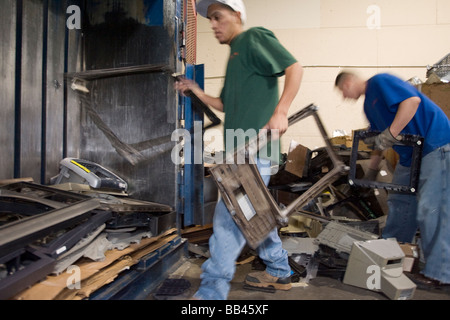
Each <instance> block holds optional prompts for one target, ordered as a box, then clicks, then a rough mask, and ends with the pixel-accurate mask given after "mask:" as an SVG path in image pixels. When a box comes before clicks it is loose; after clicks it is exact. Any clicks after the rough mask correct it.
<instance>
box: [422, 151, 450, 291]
mask: <svg viewBox="0 0 450 320" xmlns="http://www.w3.org/2000/svg"><path fill="white" fill-rule="evenodd" d="M417 196H418V213H417V222H418V224H419V229H420V236H421V242H422V250H423V254H424V257H425V268H424V270H422V273H423V274H424V275H425V276H427V277H429V278H432V279H435V280H439V281H440V282H442V283H450V224H449V218H450V144H448V145H446V146H444V147H442V148H438V149H436V150H434V151H433V152H432V153H430V154H428V155H426V156H425V157H424V158H423V159H422V167H421V172H420V185H419V192H418V194H417Z"/></svg>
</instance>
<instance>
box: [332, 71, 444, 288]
mask: <svg viewBox="0 0 450 320" xmlns="http://www.w3.org/2000/svg"><path fill="white" fill-rule="evenodd" d="M335 84H336V87H338V88H339V90H340V91H342V94H343V96H344V98H349V99H354V100H357V99H359V98H360V97H361V96H363V95H365V100H364V113H365V114H366V116H367V119H368V120H369V122H370V127H371V130H373V131H380V132H381V133H380V134H379V135H378V136H376V137H375V139H374V140H373V144H374V149H375V151H374V153H373V154H372V161H371V163H370V165H369V172H372V173H374V172H377V171H378V165H379V163H380V161H381V152H382V151H384V150H386V149H389V148H391V147H393V148H394V149H395V150H396V151H397V153H398V154H399V156H400V161H399V164H397V166H396V169H395V173H394V178H393V183H396V184H400V185H405V184H409V181H410V169H409V167H410V166H411V156H412V154H411V152H412V151H411V148H405V147H398V146H394V145H396V144H398V139H399V138H400V137H399V135H400V134H413V135H419V136H422V137H423V138H424V146H423V157H422V164H421V170H420V181H419V188H418V192H417V197H416V196H415V195H410V194H398V193H390V194H389V198H388V207H389V214H388V218H387V221H386V227H385V228H384V230H383V235H382V236H383V238H396V239H397V240H398V241H399V242H411V241H412V240H413V238H414V236H415V234H416V231H417V228H419V229H420V237H421V242H422V250H423V252H424V256H425V259H426V265H425V268H424V270H422V273H423V275H424V276H425V277H424V278H423V279H422V280H426V281H427V282H428V283H430V284H431V283H433V284H449V283H450V236H449V234H450V225H449V216H450V197H449V195H450V121H449V119H448V117H447V116H446V114H445V113H444V112H443V111H442V109H441V108H439V107H438V106H437V105H436V104H435V103H434V102H433V101H431V100H430V99H429V98H428V97H427V96H425V95H424V94H422V93H421V92H420V91H418V90H417V89H416V88H415V87H414V86H412V85H411V84H409V83H408V82H405V81H403V80H402V79H399V78H398V77H395V76H393V75H390V74H385V73H383V74H378V75H376V76H374V77H372V78H371V79H369V80H367V81H365V80H363V79H361V78H360V77H358V76H357V75H355V74H353V73H349V72H342V73H340V74H339V75H338V77H337V78H336V83H335ZM369 174H370V173H369Z"/></svg>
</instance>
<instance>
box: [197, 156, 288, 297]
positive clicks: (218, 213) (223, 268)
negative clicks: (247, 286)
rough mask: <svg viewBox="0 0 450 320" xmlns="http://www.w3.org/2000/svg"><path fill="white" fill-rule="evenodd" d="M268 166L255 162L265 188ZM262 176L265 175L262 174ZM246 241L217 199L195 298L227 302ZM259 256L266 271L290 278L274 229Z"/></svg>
mask: <svg viewBox="0 0 450 320" xmlns="http://www.w3.org/2000/svg"><path fill="white" fill-rule="evenodd" d="M269 167H270V163H266V162H264V163H263V162H261V161H258V170H259V172H260V173H261V176H262V178H263V180H264V182H265V184H266V185H267V184H268V183H269V180H270V175H269V174H268V173H269ZM263 173H264V174H263ZM245 243H246V240H245V238H244V236H243V234H242V232H241V231H240V229H239V227H238V226H237V225H236V223H235V222H234V220H233V219H232V217H231V214H230V213H229V211H228V209H227V207H226V206H225V204H224V203H223V201H222V200H220V201H219V202H218V203H217V206H216V210H215V212H214V219H213V234H212V235H211V238H210V239H209V252H210V254H211V256H210V258H209V259H208V260H206V261H205V263H203V265H202V271H203V272H202V275H201V276H200V278H201V284H200V288H199V289H198V291H197V292H196V293H195V295H194V297H195V298H197V299H201V300H226V299H227V298H228V293H229V291H230V281H231V280H233V277H234V274H235V271H236V260H237V258H238V257H239V255H240V253H241V251H242V249H243V248H244V246H245ZM257 251H258V255H259V257H260V258H261V259H262V260H263V261H264V263H265V264H266V267H267V268H266V271H267V272H268V273H269V274H270V275H272V276H274V277H280V278H285V277H288V276H290V275H291V268H290V266H289V262H288V254H287V251H286V250H284V249H283V248H282V242H281V239H280V237H279V236H278V230H277V228H275V229H274V230H273V231H272V232H271V233H270V234H269V236H268V238H267V239H266V240H264V242H263V243H262V244H261V245H260V246H259V247H258V249H257Z"/></svg>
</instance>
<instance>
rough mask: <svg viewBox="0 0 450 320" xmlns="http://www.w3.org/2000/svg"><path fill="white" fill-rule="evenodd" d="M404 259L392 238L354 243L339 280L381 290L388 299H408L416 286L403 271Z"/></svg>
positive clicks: (377, 290) (373, 289) (412, 294)
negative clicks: (341, 277)
mask: <svg viewBox="0 0 450 320" xmlns="http://www.w3.org/2000/svg"><path fill="white" fill-rule="evenodd" d="M404 259H405V254H404V252H403V250H402V249H401V248H400V245H399V244H398V242H397V241H396V240H395V239H378V240H368V241H357V242H354V243H353V246H352V250H351V253H350V257H349V260H348V263H347V268H346V271H345V276H344V280H343V282H344V283H345V284H349V285H352V286H356V287H359V288H364V289H368V290H372V291H376V292H382V293H384V294H385V295H386V296H387V297H388V298H390V299H392V300H410V299H412V298H413V296H414V293H415V290H416V287H417V286H416V285H415V284H414V282H412V281H411V280H410V279H409V278H408V277H407V276H406V275H404V274H403V261H404Z"/></svg>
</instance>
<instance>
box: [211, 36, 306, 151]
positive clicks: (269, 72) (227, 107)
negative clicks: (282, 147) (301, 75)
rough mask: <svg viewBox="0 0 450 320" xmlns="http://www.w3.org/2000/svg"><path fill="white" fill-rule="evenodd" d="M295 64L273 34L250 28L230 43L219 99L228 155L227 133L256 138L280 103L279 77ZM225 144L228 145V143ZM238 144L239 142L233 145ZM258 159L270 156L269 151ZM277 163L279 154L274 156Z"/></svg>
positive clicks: (230, 147) (229, 148) (293, 59)
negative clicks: (243, 133)
mask: <svg viewBox="0 0 450 320" xmlns="http://www.w3.org/2000/svg"><path fill="white" fill-rule="evenodd" d="M296 62H297V60H296V59H295V58H294V57H293V56H292V55H291V54H290V53H289V52H288V51H287V50H286V49H285V48H284V47H283V46H282V45H281V43H280V42H279V41H278V39H277V38H276V37H275V35H274V34H273V32H271V31H269V30H267V29H265V28H261V27H256V28H251V29H249V30H247V31H245V32H243V33H241V34H240V35H238V36H237V37H236V38H235V39H233V41H232V42H231V51H230V59H229V61H228V66H227V71H226V76H225V84H224V87H223V89H222V93H221V95H220V97H221V99H222V102H223V105H224V112H225V123H224V129H225V132H224V133H225V146H226V151H227V152H228V151H231V150H232V148H233V147H235V146H236V143H239V140H236V139H235V142H234V144H233V145H232V146H230V142H232V141H233V140H232V139H229V138H228V139H227V135H228V134H229V132H230V130H231V131H234V132H235V133H237V132H238V130H239V131H241V132H245V133H246V134H248V135H249V136H251V133H252V132H253V133H254V134H258V133H259V130H260V129H262V128H263V127H264V126H265V125H266V124H267V123H268V122H269V120H270V118H271V117H272V115H273V112H274V111H275V108H276V106H277V104H278V101H279V90H278V77H281V76H283V75H284V71H285V69H286V68H288V67H289V66H291V65H292V64H294V63H296ZM227 140H228V141H227ZM236 141H238V142H236ZM263 150H264V149H261V152H260V155H263V156H262V157H263V158H267V157H265V156H264V155H269V156H270V158H272V159H274V158H273V156H274V155H271V153H270V147H268V150H266V151H265V153H263ZM276 159H279V152H278V154H276Z"/></svg>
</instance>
